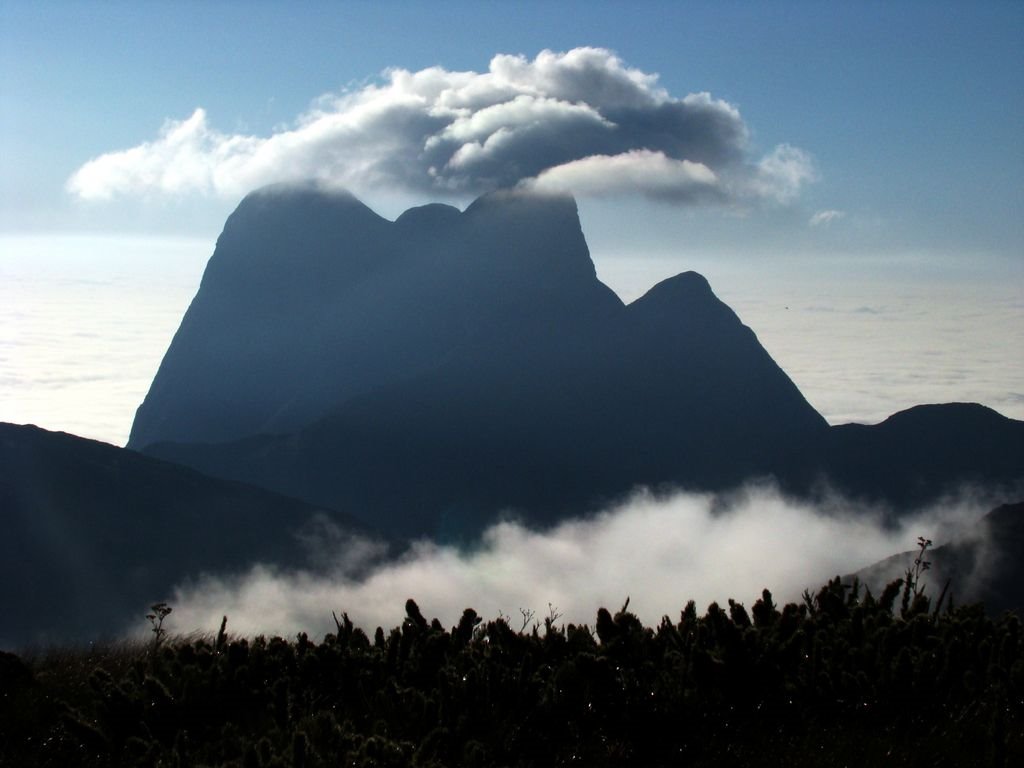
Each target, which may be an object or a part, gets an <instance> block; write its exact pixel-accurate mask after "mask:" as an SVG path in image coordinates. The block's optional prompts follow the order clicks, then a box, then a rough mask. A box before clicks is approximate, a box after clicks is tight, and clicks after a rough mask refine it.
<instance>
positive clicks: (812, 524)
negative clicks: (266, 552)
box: [169, 485, 991, 636]
mask: <svg viewBox="0 0 1024 768" xmlns="http://www.w3.org/2000/svg"><path fill="white" fill-rule="evenodd" d="M986 505H988V506H986ZM989 506H991V504H990V503H989V502H987V501H984V500H981V499H979V498H977V497H971V495H970V494H967V493H964V494H961V495H960V496H959V497H958V498H951V499H947V500H944V501H943V503H941V504H938V505H936V506H935V507H934V508H932V509H929V510H926V511H923V512H920V513H918V514H915V515H913V516H912V517H910V518H907V519H905V520H904V521H903V522H901V523H900V524H898V525H897V526H895V527H892V526H890V527H887V526H886V525H884V524H883V523H882V514H881V510H876V509H870V508H866V507H863V506H858V505H857V504H854V503H852V502H849V501H847V500H844V499H841V498H838V497H834V498H831V499H829V500H826V501H823V502H819V503H818V504H816V505H811V504H807V503H800V502H796V501H793V500H791V499H787V498H785V497H784V496H782V495H781V494H780V493H779V492H778V491H777V490H776V489H775V488H774V487H772V486H770V485H757V486H748V487H746V488H744V489H742V490H739V491H736V492H733V493H730V494H726V495H711V494H695V493H674V494H671V495H667V496H656V495H654V494H652V493H650V492H647V491H641V492H638V493H636V494H635V495H634V496H633V497H632V498H630V499H629V500H628V501H626V502H624V503H622V504H620V505H618V506H615V507H614V508H610V509H607V510H605V511H603V512H601V513H600V514H597V515H596V516H593V517H590V518H587V519H577V520H570V521H567V522H564V523H562V524H560V525H558V526H557V527H554V528H552V529H550V530H547V531H543V532H542V531H537V530H532V529H530V528H528V527H526V526H524V525H522V524H520V523H519V522H516V521H515V520H512V519H508V520H505V521H502V522H500V523H497V524H496V525H494V526H492V527H491V528H489V529H488V530H487V531H486V532H485V533H484V535H483V537H482V539H481V541H480V543H479V545H478V546H476V547H474V548H472V549H465V548H458V547H455V546H447V545H441V544H436V543H432V542H429V541H420V542H417V543H415V544H414V545H413V546H411V547H410V548H409V549H408V550H407V551H406V552H405V553H404V554H403V555H401V556H400V557H398V558H397V559H392V560H388V559H387V558H386V557H385V556H384V551H385V548H384V547H383V546H381V545H380V544H379V543H378V542H373V541H369V540H367V539H360V538H353V537H350V536H346V535H344V534H341V533H340V532H339V531H337V530H331V529H330V527H329V526H327V527H324V526H321V528H320V530H319V533H317V534H313V533H311V529H309V528H307V529H306V530H305V531H304V533H303V536H304V539H305V540H307V543H309V544H310V545H312V546H313V547H314V548H315V549H316V551H317V557H316V558H315V561H311V562H315V565H313V566H311V567H310V568H309V569H308V570H302V571H295V572H285V571H281V570H278V569H276V568H274V567H273V566H269V565H258V566H256V567H254V568H252V569H251V570H249V571H248V572H246V573H243V574H232V575H224V574H217V575H213V574H207V575H202V576H199V577H198V578H196V579H194V580H192V581H190V582H188V583H185V584H182V585H181V586H179V587H178V588H177V589H176V590H175V591H174V594H173V596H171V598H170V602H171V604H172V605H173V607H174V613H173V616H172V619H173V621H172V622H170V623H169V628H170V630H171V631H172V632H177V633H189V632H194V631H200V632H212V631H215V630H216V629H217V627H218V626H219V625H220V621H221V618H222V616H225V615H226V616H227V617H228V628H229V629H230V630H231V631H232V632H233V633H236V634H240V635H254V634H261V633H262V634H280V635H283V636H288V635H293V634H295V633H296V632H299V631H306V632H309V633H310V634H312V635H314V636H316V635H319V634H322V633H325V632H328V631H333V629H334V622H333V619H332V612H336V613H337V614H338V615H339V616H340V615H341V614H342V612H347V613H348V615H349V616H350V618H351V619H352V620H353V622H355V624H356V625H357V626H360V627H362V628H364V629H365V630H366V631H368V632H372V631H373V629H374V628H375V627H377V626H381V627H384V628H389V627H393V626H397V625H398V624H400V623H401V621H402V618H403V616H404V605H405V601H406V599H407V598H410V597H411V598H413V599H415V600H416V601H417V603H418V604H419V606H420V608H421V609H422V611H423V613H424V615H426V616H427V617H428V618H432V617H437V618H439V619H440V620H441V622H442V623H443V624H444V625H445V626H449V627H450V626H453V625H454V624H456V623H457V621H458V617H459V616H460V615H461V613H462V611H463V609H465V608H467V607H472V608H474V609H475V610H476V611H477V612H478V613H480V614H481V615H482V616H484V617H486V618H496V617H498V616H506V617H509V620H510V623H511V624H512V625H513V626H514V627H516V628H519V626H520V625H523V624H529V623H531V622H532V621H541V620H543V618H544V617H545V616H547V615H549V613H551V612H556V613H558V614H560V618H559V623H561V622H566V623H568V622H574V623H591V624H592V623H593V620H594V615H595V614H596V611H597V609H598V608H599V607H601V606H605V607H608V608H610V609H612V610H615V609H617V608H618V607H619V606H621V605H622V604H623V603H624V602H625V600H626V598H627V597H628V598H629V599H630V603H629V606H630V610H631V611H633V612H634V613H636V614H637V616H639V618H640V619H641V620H642V621H643V622H644V623H646V624H648V625H651V624H656V623H657V622H658V621H659V620H660V618H661V617H662V616H663V615H668V616H670V617H673V619H677V618H678V615H679V612H680V610H681V609H682V608H683V607H684V606H685V604H686V602H687V601H688V600H691V599H692V600H694V601H696V603H697V607H698V609H699V610H701V611H703V609H705V608H706V607H707V605H708V604H709V603H711V602H712V601H718V602H720V603H724V602H725V601H726V600H727V599H728V598H730V597H731V598H734V599H736V600H737V601H738V602H741V603H744V604H746V605H750V604H752V603H753V602H754V601H755V600H756V599H757V598H758V597H759V596H760V593H761V590H762V589H764V588H768V589H770V590H771V591H772V593H773V595H774V598H775V601H776V602H777V603H780V604H781V603H784V602H789V601H795V600H798V599H799V598H800V595H801V594H802V592H803V590H805V589H811V590H812V591H813V590H816V589H817V588H818V587H819V586H821V585H822V584H823V583H824V582H825V581H826V580H827V579H828V578H830V577H832V576H836V575H847V574H850V573H853V572H854V571H857V570H858V569H861V568H864V567H866V566H868V565H870V564H872V563H874V562H876V561H878V560H880V559H882V558H885V557H888V556H890V555H893V554H895V553H897V552H903V551H906V550H909V549H913V548H914V547H915V544H916V541H917V537H918V536H924V537H926V538H929V539H931V540H933V541H934V542H936V544H939V543H943V542H946V541H949V540H951V539H953V538H956V537H961V536H965V535H974V536H978V535H980V534H979V533H978V526H976V525H973V524H974V523H976V522H977V520H979V519H980V518H981V516H982V515H983V514H984V513H985V512H986V511H987V510H988V508H989ZM972 526H973V527H972ZM313 530H316V529H313ZM965 531H972V532H971V533H970V534H967V533H965ZM314 538H315V539H316V541H314V540H313V539H314ZM331 552H333V556H331V554H330V553H331ZM524 612H526V613H525V614H524ZM530 612H532V615H533V619H532V620H530V621H529V622H528V621H527V620H526V616H529V615H530Z"/></svg>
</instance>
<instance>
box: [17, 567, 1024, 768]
mask: <svg viewBox="0 0 1024 768" xmlns="http://www.w3.org/2000/svg"><path fill="white" fill-rule="evenodd" d="M925 549H926V548H925V547H922V548H921V554H922V555H923V554H924V551H925ZM922 570H923V569H922ZM919 575H920V574H919V573H918V574H916V576H919ZM919 587H920V584H919V583H916V582H915V584H913V585H912V586H911V588H910V590H911V594H912V595H913V599H912V600H910V601H909V604H908V605H907V607H906V609H905V610H899V611H894V605H895V602H896V599H897V597H898V596H899V593H900V591H901V590H902V589H905V588H906V585H905V583H904V582H903V581H902V580H900V581H896V582H893V583H892V584H890V585H889V587H888V588H887V589H885V590H884V592H883V593H882V594H881V595H880V596H879V597H878V598H876V597H874V596H873V595H872V594H871V593H870V591H868V590H865V589H862V588H861V585H860V584H858V583H854V584H852V585H850V584H843V583H842V581H841V580H840V579H839V578H838V577H837V578H835V579H833V580H832V581H830V582H828V583H827V584H825V585H824V586H822V587H821V588H820V589H819V590H818V591H817V592H815V593H813V594H811V593H810V592H808V593H806V596H805V600H804V601H803V602H802V603H800V604H797V603H791V604H788V605H785V606H783V607H782V608H781V609H780V608H779V607H778V606H777V605H776V604H775V602H774V600H773V597H772V595H771V593H770V592H769V591H768V590H765V591H764V592H763V593H762V595H761V597H760V599H758V600H757V601H756V602H755V603H754V604H753V605H752V606H751V608H750V610H749V611H748V610H747V608H746V607H745V606H744V605H743V604H741V603H738V602H736V601H734V600H729V601H728V607H727V609H724V608H722V607H721V606H719V605H718V604H716V603H712V604H711V605H710V606H709V607H708V608H707V611H706V612H705V614H704V615H703V616H698V614H697V609H696V606H695V605H694V603H693V602H692V601H690V602H689V603H688V604H687V605H686V607H685V608H684V609H683V610H682V611H681V613H680V616H679V619H678V621H673V620H672V619H670V618H669V617H668V616H666V617H664V618H663V619H662V620H661V622H660V624H658V626H657V627H645V626H644V625H643V624H642V623H641V622H640V621H639V619H638V618H637V617H636V616H635V615H634V614H632V613H630V612H629V610H628V600H627V602H626V605H624V606H623V607H622V609H620V610H619V611H617V612H616V613H614V614H612V613H611V612H610V611H608V610H606V609H604V608H602V609H600V610H599V611H598V614H597V620H596V623H595V626H594V628H593V630H592V629H591V628H590V627H589V626H585V625H584V626H580V625H574V624H567V625H558V624H557V623H556V622H557V620H558V612H557V610H556V609H554V608H553V607H551V606H549V615H548V616H547V617H546V618H545V619H544V620H543V621H542V622H540V621H534V622H533V624H532V626H530V627H527V626H526V625H525V624H526V623H527V621H528V620H527V616H529V617H530V619H529V620H532V613H530V612H529V611H526V610H524V611H523V618H524V626H523V628H522V629H520V630H518V631H517V630H516V629H514V628H513V627H512V626H510V624H509V621H508V620H506V619H505V618H499V619H496V620H493V621H488V622H486V623H485V622H483V621H482V620H481V618H480V616H479V615H478V614H477V613H476V612H475V611H474V610H472V609H466V611H465V612H464V614H463V615H462V618H461V619H460V620H459V622H458V624H457V626H455V627H453V628H451V629H450V630H449V629H446V628H445V627H443V626H442V625H441V623H440V622H439V621H438V620H437V619H434V620H432V621H428V620H427V618H426V617H425V616H424V615H423V613H422V611H421V610H420V608H419V606H418V605H417V604H416V603H415V601H413V600H409V601H408V602H407V603H406V606H405V608H406V618H405V620H404V621H403V622H402V624H401V626H399V627H395V628H394V629H392V630H391V631H390V632H387V633H386V632H385V631H384V629H383V628H377V630H376V632H375V633H374V636H373V637H372V638H371V637H369V636H368V635H367V634H366V633H365V632H364V631H363V630H362V629H360V628H358V627H356V626H354V625H353V622H352V621H351V620H350V618H349V616H348V614H347V613H342V614H341V616H340V617H338V616H337V615H335V622H336V631H335V632H333V633H331V634H328V635H326V636H325V637H324V639H323V640H322V641H321V642H319V643H318V642H314V641H312V640H310V638H309V637H308V636H307V635H306V634H304V633H302V634H299V635H297V637H296V638H295V639H294V640H286V639H283V638H281V637H271V638H267V637H263V636H259V637H255V638H251V639H249V638H231V637H230V636H229V635H228V633H227V631H226V621H227V620H226V619H225V621H224V622H222V623H221V627H220V631H219V632H218V633H217V636H216V638H215V639H211V638H206V637H185V638H167V639H166V640H165V641H163V642H162V643H160V645H159V647H157V648H156V649H155V651H152V652H151V646H146V647H145V648H143V647H142V646H139V645H135V646H131V645H120V646H115V647H111V648H98V647H94V648H91V649H89V650H87V651H51V652H48V653H42V654H37V655H27V656H26V658H24V659H21V658H19V657H17V656H14V655H12V654H0V722H3V723H4V727H3V729H0V765H4V766H8V765H10V766H20V765H33V766H50V765H53V766H56V765H61V766H64V765H83V766H134V765H138V766H143V765H145V766H156V765H168V766H171V765H173V766H185V765H195V766H202V765H207V766H213V765H218V766H221V765H223V766H239V767H242V768H256V767H258V766H294V767H296V768H313V767H314V766H328V765H330V766H334V765H346V766H432V767H435V768H436V767H437V766H499V765H500V766H561V765H586V766H667V765H696V766H711V765H715V766H720V765H754V766H759V765H796V766H804V765H847V766H857V765H877V764H883V763H884V764H885V765H900V766H904V765H905V766H916V765H922V766H923V765H927V766H944V765H948V766H951V765H1007V764H1021V762H1020V761H1021V758H1022V757H1024V717H1022V714H1024V655H1022V640H1024V637H1022V632H1021V624H1020V621H1019V619H1018V618H1017V616H1016V615H1013V614H1005V615H1004V616H1002V617H1001V618H998V619H993V618H991V617H989V616H986V614H985V612H984V610H983V609H982V607H981V606H978V605H974V606H961V607H957V608H947V610H945V611H942V612H940V611H935V610H932V606H931V604H930V601H929V598H928V597H927V596H926V595H925V594H924V592H923V589H919Z"/></svg>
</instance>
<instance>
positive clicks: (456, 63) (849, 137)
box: [0, 2, 1024, 257]
mask: <svg viewBox="0 0 1024 768" xmlns="http://www.w3.org/2000/svg"><path fill="white" fill-rule="evenodd" d="M1022 35H1024V5H1022V4H1021V3H1017V2H1010V3H967V2H962V3H951V4H944V3H932V2H929V3H850V4H843V5H842V6H840V5H839V4H823V3H781V2H780V3H766V4H752V3H749V4H748V3H728V2H726V3H652V2H648V3H640V4H637V5H636V6H632V5H630V6H627V5H625V4H621V3H593V2H589V3H580V4H572V3H555V4H548V3H507V4H505V3H447V4H445V3H442V4H412V3H348V4H338V3H326V4H319V5H318V4H315V3H307V4H304V5H303V6H302V7H301V10H298V9H296V8H295V7H293V6H290V5H286V4H283V3H265V2H264V3H261V2H256V3H241V2H222V3H184V4H177V5H175V6H174V7H173V8H172V9H171V10H168V6H167V5H166V4H160V3H102V2H101V3H88V4H86V3H5V4H4V5H3V6H2V10H0V71H2V72H3V75H2V76H3V81H2V92H0V95H2V102H3V112H2V122H0V146H2V147H3V152H2V158H3V159H2V160H0V163H2V165H0V171H2V173H0V184H2V200H3V206H2V211H0V228H2V231H5V232H11V231H26V230H28V231H51V230H65V231H67V230H72V231H73V230H78V229H94V228H100V229H104V230H108V231H109V230H117V229H120V228H130V229H136V228H140V227H143V228H148V229H150V230H156V231H160V232H168V233H173V234H178V235H180V234H185V233H183V232H182V231H181V228H182V227H186V228H189V229H192V228H195V230H196V231H199V232H202V233H203V234H207V233H208V232H209V231H210V230H211V229H213V230H216V229H217V228H218V226H219V224H220V222H221V221H222V219H223V215H222V214H223V212H224V211H225V210H230V208H231V207H232V206H233V205H234V203H235V202H236V200H215V201H203V202H204V203H207V204H205V205H201V206H200V205H197V204H196V201H195V200H189V199H181V198H172V199H169V200H161V201H157V202H155V203H153V204H151V205H149V206H147V207H146V210H145V215H143V216H141V217H140V216H138V215H136V216H133V217H132V220H131V221H123V220H122V218H121V217H122V216H123V211H125V210H126V209H127V206H126V205H125V201H123V200H121V201H116V203H117V204H108V205H102V206H82V205H80V204H77V203H76V201H75V200H74V199H72V197H71V196H70V195H68V193H67V192H66V191H65V189H64V184H65V182H66V181H67V179H68V177H69V176H70V175H71V174H72V173H73V172H74V171H75V170H76V169H77V168H78V167H80V166H81V165H82V164H83V163H85V162H86V161H87V160H89V159H90V158H93V157H96V156H98V155H101V154H103V153H105V152H110V151H114V150H118V149H124V148H127V147H131V146H135V145H137V144H140V143H141V142H144V141H147V140H151V139H153V138H155V136H156V134H157V132H158V130H159V128H160V126H161V125H162V124H163V123H164V121H165V120H167V119H175V120H182V119H185V118H187V117H188V116H189V115H190V114H192V112H193V110H194V109H195V108H196V107H203V108H204V109H205V110H206V111H207V114H208V119H209V122H210V124H211V125H212V126H214V127H215V128H217V129H219V130H221V131H224V132H240V133H251V134H256V135H268V134H269V133H270V132H271V131H272V130H273V128H274V127H275V126H278V125H281V124H287V123H291V122H293V121H294V120H295V119H296V117H297V116H298V115H300V114H301V113H302V112H304V111H305V110H306V109H307V108H308V107H309V105H310V104H311V102H312V101H313V100H314V99H315V98H316V97H318V96H320V95H322V94H325V93H336V92H338V91H339V90H341V89H342V88H344V87H352V86H353V85H356V84H359V83H362V82H366V81H368V80H372V79H373V78H375V77H377V76H378V75H379V73H380V72H382V71H383V70H384V69H386V68H388V67H402V68H406V69H409V70H412V71H416V70H419V69H423V68H425V67H429V66H434V65H440V66H442V67H444V68H446V69H449V70H473V71H478V72H479V71H484V70H486V68H487V66H488V63H489V61H490V59H491V57H493V56H494V55H495V54H498V53H512V54H515V53H519V54H523V55H525V56H527V57H533V56H535V55H536V54H537V53H538V52H540V51H541V50H543V49H545V48H547V49H551V50H554V51H565V50H569V49H571V48H574V47H577V46H597V47H605V48H609V49H611V50H613V51H614V52H616V53H617V54H618V55H619V56H620V57H621V59H622V60H623V61H624V62H625V64H626V65H628V66H630V67H635V68H637V69H639V70H641V71H643V72H645V73H657V74H658V75H659V81H658V82H659V85H661V86H662V87H664V88H665V89H666V90H667V91H668V92H669V93H670V94H672V95H673V96H677V97H682V96H685V95H686V94H688V93H691V92H700V91H709V92H710V93H711V94H712V96H713V97H715V98H719V99H724V100H726V101H728V102H729V103H730V104H733V105H736V106H737V107H738V108H739V110H740V112H741V114H742V117H743V119H744V121H745V123H746V125H747V126H748V127H749V129H750V131H751V134H752V137H751V138H752V142H753V144H754V145H755V146H757V147H761V148H764V149H768V148H771V147H773V146H775V145H777V144H779V143H787V144H791V145H794V146H796V147H799V148H801V149H803V150H805V151H806V152H808V153H809V154H810V155H811V156H812V157H813V159H814V162H815V167H816V169H817V172H818V175H819V176H818V180H817V181H816V182H814V183H812V184H808V185H807V186H806V188H805V190H804V191H803V193H802V194H801V196H800V199H799V201H797V209H798V210H797V211H795V212H794V211H772V212H771V215H770V216H768V215H765V216H758V217H752V218H753V219H754V221H751V222H750V223H749V224H748V225H747V226H745V227H737V226H736V225H735V222H734V221H729V222H728V226H725V227H724V228H725V229H727V230H728V231H729V232H730V233H731V234H730V235H729V236H728V237H729V238H732V239H733V240H735V243H736V245H737V247H739V246H740V245H741V244H742V245H744V246H745V245H746V243H745V238H750V239H754V240H756V239H762V240H763V239H765V238H767V239H768V241H769V242H770V243H771V244H772V245H774V246H778V247H780V248H785V247H786V246H787V238H792V239H793V240H794V242H793V243H792V245H791V246H790V247H792V248H804V247H811V248H814V247H830V246H833V247H834V246H836V245H840V246H841V247H844V248H851V247H852V248H857V247H858V246H859V245H861V244H862V246H863V248H865V249H871V248H879V247H884V248H889V249H905V250H920V249H934V250H940V251H945V250H947V249H951V248H967V249H970V250H971V251H974V252H979V253H986V254H999V255H1002V256H1004V257H1019V256H1020V251H1021V243H1022V242H1024V192H1022V184H1021V179H1022V175H1024V173H1022V172H1024V131H1022V129H1021V126H1022V125H1024V75H1022V74H1021V73H1022V72H1024V46H1022V45H1021V44H1020V41H1021V39H1022ZM210 202H212V203H213V204H212V205H210V204H208V203H210ZM371 202H372V201H371ZM203 209H209V210H210V213H209V214H207V215H204V213H203ZM829 209H832V210H840V211H843V212H844V213H845V214H846V216H845V218H844V219H843V220H842V222H834V223H833V226H831V227H828V229H829V230H830V231H831V232H832V234H833V239H838V238H835V237H834V235H835V230H838V229H842V230H843V231H842V241H843V242H842V243H839V244H837V243H832V242H830V240H829V239H828V238H824V239H823V238H821V233H820V232H819V233H818V237H817V238H816V239H812V241H811V242H810V243H809V244H808V243H806V242H805V240H806V238H807V233H806V232H805V231H800V228H798V227H797V226H796V225H797V224H803V223H806V219H807V217H809V216H810V215H813V213H814V212H816V211H819V210H829ZM136 213H137V211H136ZM714 213H715V212H713V211H712V212H710V215H709V212H708V211H701V216H700V217H698V218H699V219H710V220H712V221H713V222H715V223H718V226H706V227H704V228H705V229H707V237H708V238H709V239H710V240H711V242H713V243H716V244H717V243H723V238H726V235H724V234H722V233H721V232H719V231H718V230H719V229H722V228H723V225H721V223H720V221H716V220H718V219H719V217H717V216H716V215H714ZM662 214H663V215H662V216H660V218H670V217H668V216H665V215H664V211H663V212H662ZM787 214H788V215H789V217H790V218H787ZM804 214H806V216H805V215H804ZM839 223H841V224H842V227H839V226H836V224H839ZM700 225H701V222H700V221H698V222H696V224H695V223H693V222H691V223H690V227H691V228H694V227H696V228H698V229H700V228H701V226H700ZM822 229H824V228H822ZM595 234H596V233H595ZM593 236H594V235H592V237H593Z"/></svg>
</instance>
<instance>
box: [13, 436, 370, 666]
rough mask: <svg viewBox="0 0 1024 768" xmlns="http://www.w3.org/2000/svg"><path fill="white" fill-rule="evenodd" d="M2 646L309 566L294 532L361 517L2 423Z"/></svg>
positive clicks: (111, 628)
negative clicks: (176, 589)
mask: <svg viewBox="0 0 1024 768" xmlns="http://www.w3.org/2000/svg"><path fill="white" fill-rule="evenodd" d="M0 514H2V520H0V524H2V530H0V647H2V646H10V645H11V644H13V643H19V644H21V643H27V642H49V641H57V640H59V641H60V642H67V641H71V640H76V639H80V640H85V639H93V638H95V637H96V636H97V635H99V634H101V633H110V632H116V631H118V630H119V629H121V628H123V627H125V626H126V622H129V621H131V620H134V619H138V620H139V622H140V624H141V623H144V621H145V620H144V618H143V616H144V614H145V612H146V609H147V608H148V607H149V605H150V604H151V603H153V602H156V601H157V600H161V599H166V598H169V597H170V594H169V590H170V589H171V588H172V587H173V586H174V585H176V584H179V583H181V581H182V580H183V579H185V578H186V577H191V576H194V575H198V574H199V573H200V572H202V571H208V572H217V573H224V572H229V571H233V570H241V569H243V568H245V567H246V566H248V565H250V564H252V563H254V562H256V561H262V562H274V563H277V564H280V565H282V566H285V565H289V564H290V565H298V564H300V563H302V562H304V561H305V558H306V555H307V552H306V551H305V550H304V548H303V545H302V541H301V538H299V537H297V536H296V535H295V534H298V533H302V532H304V531H305V532H307V533H310V534H312V533H313V532H315V531H322V530H323V529H324V528H325V527H326V525H327V521H333V523H334V524H335V525H340V526H344V527H345V528H346V529H348V530H352V531H363V530H364V529H363V527H362V526H358V525H357V524H356V523H354V522H353V521H351V520H347V519H345V518H344V517H342V516H341V515H338V514H336V513H328V512H325V511H323V510H322V509H319V508H317V507H314V506H311V505H309V504H306V503H304V502H300V501H296V500H294V499H288V498H285V497H282V496H280V495H278V494H275V493H271V492H268V491H265V490H263V489H260V488H253V487H249V486H245V485H242V484H239V483H234V482H229V481H225V480H218V479H214V478H211V477H207V476H205V475H202V474H200V473H198V472H196V471H194V470H191V469H188V468H185V467H181V466H178V465H175V464H168V463H167V462H163V461H158V460H156V459H153V458H150V457H147V456H143V455H141V454H138V453H136V452H134V451H129V450H125V449H123V448H117V447H115V446H112V445H107V444H105V443H99V442H95V441H92V440H85V439H83V438H79V437H74V436H73V435H68V434H64V433H56V432H47V431H44V430H42V429H39V428H37V427H32V426H16V425H13V424H0Z"/></svg>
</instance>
